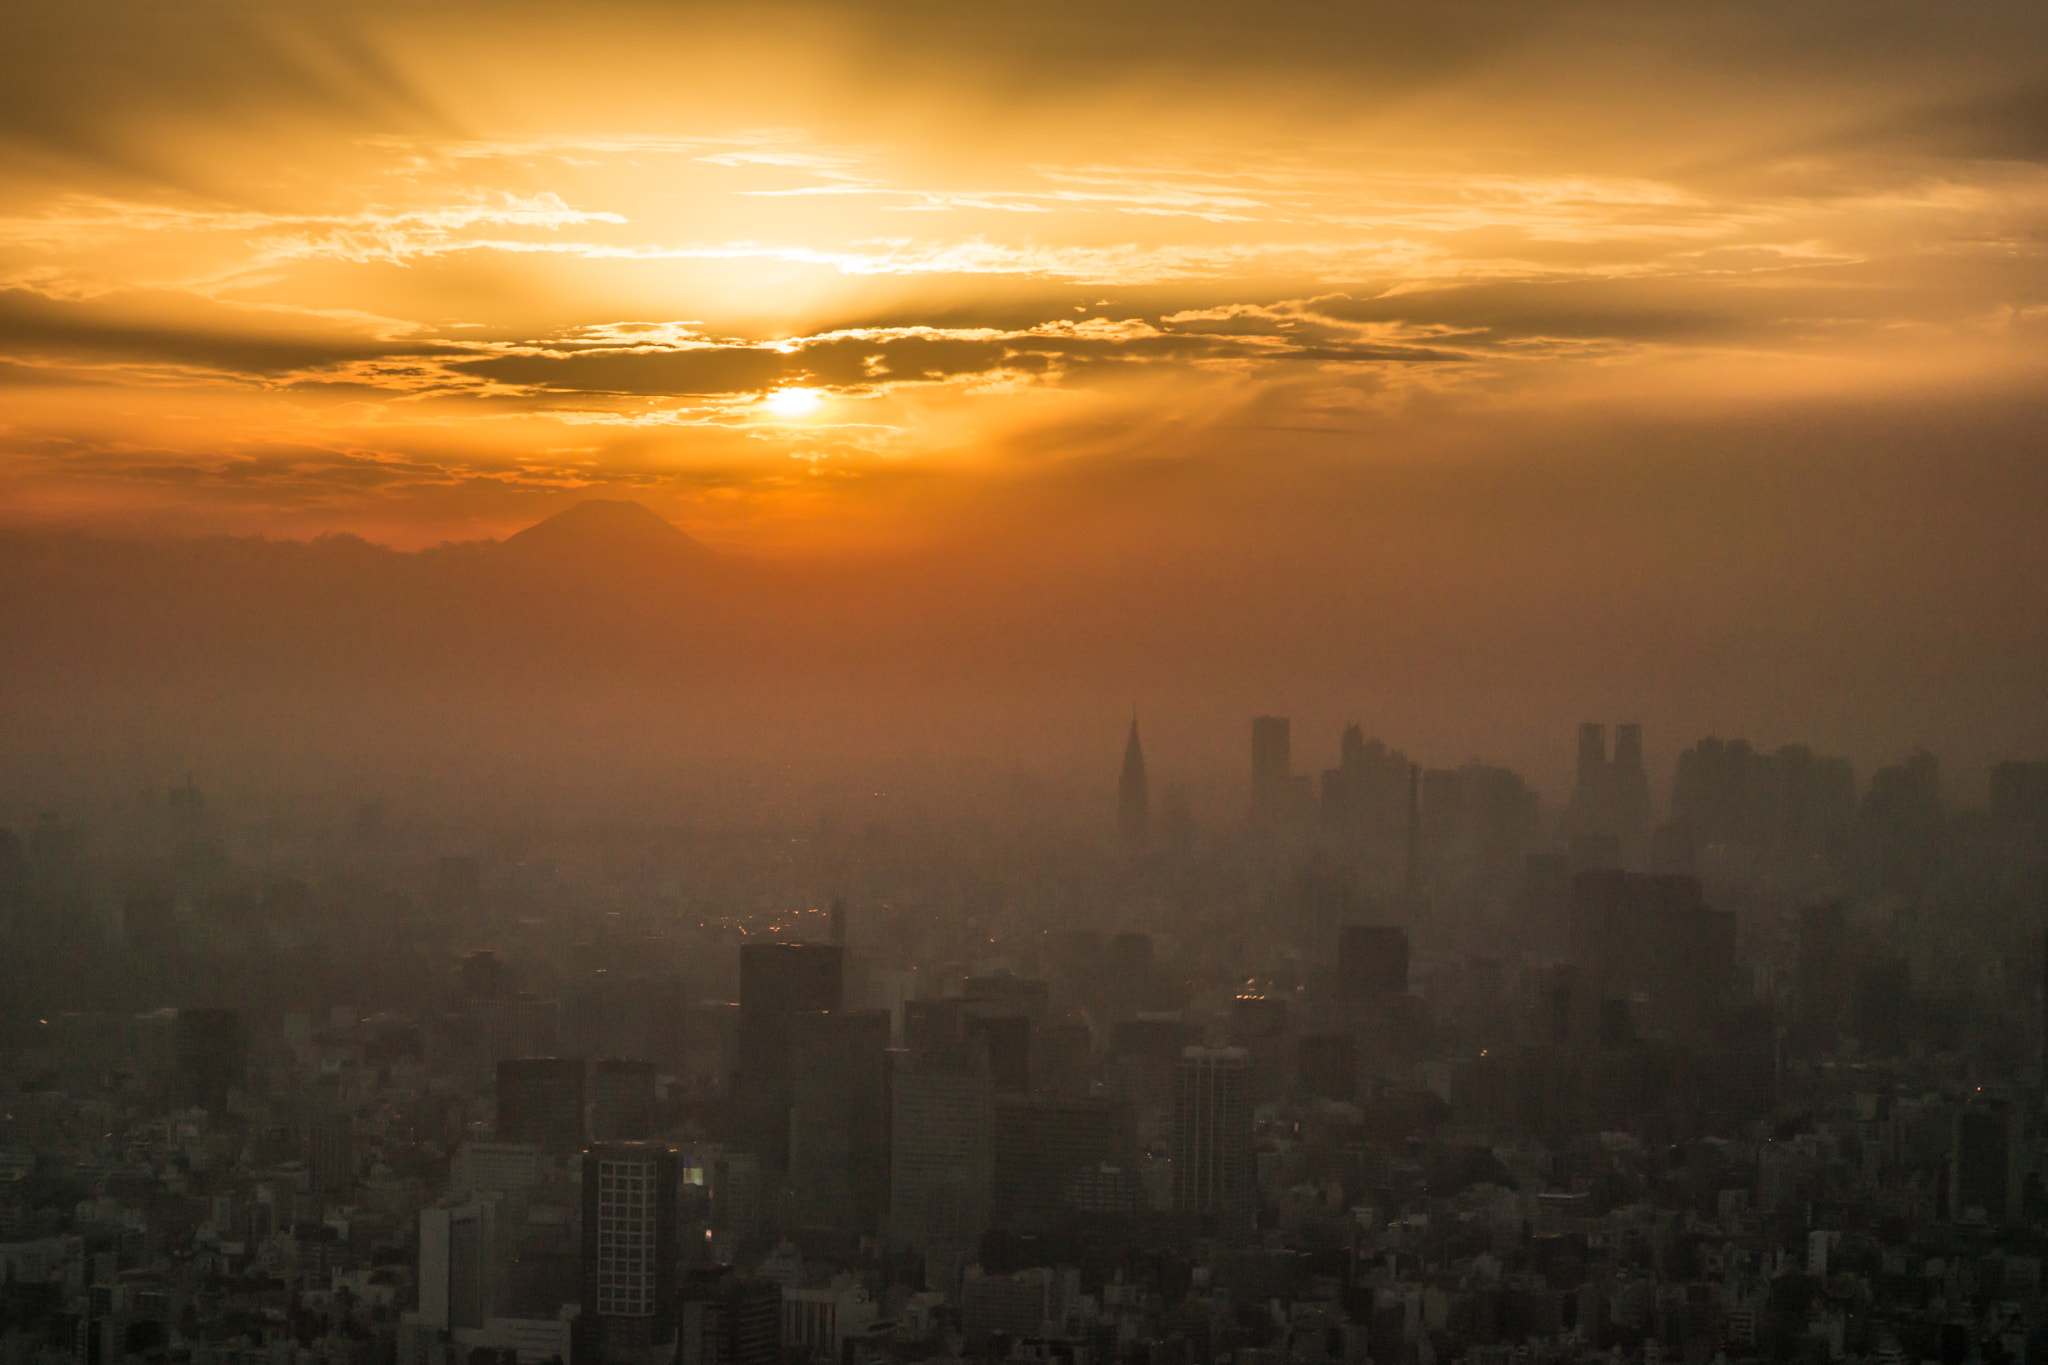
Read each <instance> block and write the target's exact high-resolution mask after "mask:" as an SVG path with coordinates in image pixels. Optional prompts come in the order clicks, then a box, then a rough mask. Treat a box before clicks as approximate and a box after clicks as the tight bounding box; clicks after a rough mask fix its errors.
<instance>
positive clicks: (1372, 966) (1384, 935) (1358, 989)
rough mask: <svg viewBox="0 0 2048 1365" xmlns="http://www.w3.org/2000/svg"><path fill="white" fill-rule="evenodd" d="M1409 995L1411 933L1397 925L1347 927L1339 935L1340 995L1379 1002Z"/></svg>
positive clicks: (1355, 925) (1338, 987)
mask: <svg viewBox="0 0 2048 1365" xmlns="http://www.w3.org/2000/svg"><path fill="white" fill-rule="evenodd" d="M1407 993H1408V931H1407V930H1406V929H1403V928H1401V927H1400V926H1399V925H1393V924H1347V925H1345V926H1344V927H1343V928H1342V929H1339V930H1338V931H1337V995H1338V997H1339V998H1340V999H1344V1000H1376V999H1380V998H1383V997H1386V996H1392V995H1406V994H1407Z"/></svg>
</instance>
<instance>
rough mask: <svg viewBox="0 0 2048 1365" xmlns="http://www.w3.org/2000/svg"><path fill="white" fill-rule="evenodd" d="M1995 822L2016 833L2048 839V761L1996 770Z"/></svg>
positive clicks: (1993, 782) (1993, 785)
mask: <svg viewBox="0 0 2048 1365" xmlns="http://www.w3.org/2000/svg"><path fill="white" fill-rule="evenodd" d="M1991 820H1992V823H1993V824H1994V825H1996V826H1998V827H1999V828H2001V829H2003V830H2005V831H2008V832H2010V833H2012V834H2017V835H2020V836H2022V837H2024V838H2027V839H2030V840H2033V841H2037V842H2038V841H2042V840H2048V762H2035V763H2010V762H2008V763H1999V764H1996V765H1994V766H1993V767H1992V769H1991Z"/></svg>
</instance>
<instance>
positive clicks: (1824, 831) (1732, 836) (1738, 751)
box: [1671, 737, 1856, 857]
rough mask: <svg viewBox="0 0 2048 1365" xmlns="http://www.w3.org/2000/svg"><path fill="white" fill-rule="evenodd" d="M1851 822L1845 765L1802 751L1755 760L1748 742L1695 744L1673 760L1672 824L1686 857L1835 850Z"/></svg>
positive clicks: (1793, 748) (1851, 777)
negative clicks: (1708, 852)
mask: <svg viewBox="0 0 2048 1365" xmlns="http://www.w3.org/2000/svg"><path fill="white" fill-rule="evenodd" d="M1855 815H1856V777H1855V773H1854V771H1853V770H1852V769H1851V768H1850V766H1849V760H1847V759H1845V758H1823V757H1820V756H1817V755H1816V754H1815V753H1814V752H1813V751H1812V750H1811V749H1808V748H1807V747H1806V746H1805V745H1800V744H1792V745H1787V746H1785V747H1784V748H1782V749H1779V750H1778V751H1777V752H1775V753H1772V754H1763V753H1759V752H1757V751H1756V750H1754V749H1752V748H1751V747H1750V745H1749V742H1748V741H1747V740H1742V739H1732V740H1726V741H1723V740H1720V739H1715V738H1712V737H1709V738H1706V739H1703V740H1701V741H1700V742H1699V743H1698V744H1695V745H1694V746H1693V747H1692V748H1690V749H1687V750H1686V751H1685V752H1683V753H1681V754H1680V755H1679V756H1678V765H1677V768H1676V770H1675V772H1674V773H1673V775H1672V782H1671V824H1672V827H1673V829H1674V831H1676V834H1677V837H1682V838H1683V839H1684V841H1685V842H1686V843H1687V844H1688V846H1689V849H1690V852H1689V853H1688V857H1692V856H1694V855H1695V854H1696V853H1697V852H1698V851H1700V850H1704V849H1707V848H1711V847H1716V846H1721V847H1728V848H1744V849H1751V850H1756V851H1767V852H1773V853H1779V854H1783V855H1786V856H1791V857H1811V856H1813V855H1816V854H1823V853H1830V852H1835V851H1838V850H1839V849H1840V848H1841V846H1842V843H1843V840H1844V839H1845V838H1846V836H1847V834H1848V832H1849V829H1850V827H1851V826H1852V825H1853V824H1854V822H1855Z"/></svg>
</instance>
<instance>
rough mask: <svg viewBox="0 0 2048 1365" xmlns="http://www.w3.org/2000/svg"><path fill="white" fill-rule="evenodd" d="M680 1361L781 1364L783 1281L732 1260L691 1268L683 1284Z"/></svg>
mask: <svg viewBox="0 0 2048 1365" xmlns="http://www.w3.org/2000/svg"><path fill="white" fill-rule="evenodd" d="M681 1316H682V1322H681V1331H680V1337H681V1340H680V1341H678V1342H677V1349H676V1365H781V1362H782V1286H781V1285H779V1284H777V1283H776V1282H775V1281H774V1280H765V1279H756V1278H754V1277H753V1276H749V1275H740V1274H736V1273H734V1271H733V1268H732V1267H731V1266H729V1265H720V1266H706V1267H702V1268H698V1269H693V1270H692V1271H691V1272H690V1277H689V1279H688V1280H686V1281H685V1282H684V1283H683V1287H682V1315H681Z"/></svg>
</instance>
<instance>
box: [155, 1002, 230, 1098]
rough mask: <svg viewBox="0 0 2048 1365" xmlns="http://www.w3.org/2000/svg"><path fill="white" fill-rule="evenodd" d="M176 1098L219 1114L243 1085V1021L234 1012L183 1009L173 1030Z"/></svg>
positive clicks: (172, 1046) (172, 1054)
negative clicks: (230, 1094) (236, 1089)
mask: <svg viewBox="0 0 2048 1365" xmlns="http://www.w3.org/2000/svg"><path fill="white" fill-rule="evenodd" d="M171 1048H172V1052H171V1056H172V1063H173V1066H174V1068H175V1074H176V1087H175V1090H176V1094H177V1096H178V1098H179V1100H180V1101H181V1102H183V1103H185V1104H189V1105H194V1106H196V1107H198V1108H201V1109H207V1110H214V1111H218V1110H221V1109H224V1108H226V1107H227V1102H228V1091H230V1090H232V1089H234V1088H235V1087H237V1086H239V1085H241V1084H242V1075H243V1069H244V1062H243V1040H242V1020H241V1016H239V1015H237V1014H236V1013H235V1012H234V1011H233V1010H223V1009H181V1010H179V1011H178V1016H177V1021H176V1023H175V1024H174V1025H173V1026H172V1033H171Z"/></svg>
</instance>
